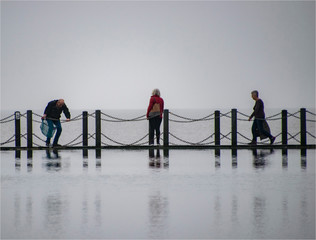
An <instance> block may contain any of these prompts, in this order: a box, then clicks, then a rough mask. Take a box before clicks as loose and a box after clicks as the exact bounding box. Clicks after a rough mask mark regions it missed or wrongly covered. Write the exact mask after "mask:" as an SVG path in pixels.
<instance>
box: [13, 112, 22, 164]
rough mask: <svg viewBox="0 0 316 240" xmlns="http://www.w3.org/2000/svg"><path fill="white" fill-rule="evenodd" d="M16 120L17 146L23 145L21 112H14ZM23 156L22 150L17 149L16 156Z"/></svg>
mask: <svg viewBox="0 0 316 240" xmlns="http://www.w3.org/2000/svg"><path fill="white" fill-rule="evenodd" d="M14 120H15V147H16V148H19V147H21V113H20V112H19V111H16V112H15V113H14ZM20 157H21V150H16V151H15V158H20Z"/></svg>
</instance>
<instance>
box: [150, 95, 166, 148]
mask: <svg viewBox="0 0 316 240" xmlns="http://www.w3.org/2000/svg"><path fill="white" fill-rule="evenodd" d="M163 109H164V101H163V99H162V98H161V97H160V91H159V89H154V90H153V92H152V96H151V98H150V101H149V106H148V108H147V114H146V117H147V119H148V120H149V145H153V144H154V137H155V131H156V137H157V145H159V144H160V125H161V121H162V113H163Z"/></svg>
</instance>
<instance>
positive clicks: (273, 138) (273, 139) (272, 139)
mask: <svg viewBox="0 0 316 240" xmlns="http://www.w3.org/2000/svg"><path fill="white" fill-rule="evenodd" d="M274 141H275V137H272V138H271V139H270V144H271V145H272V144H273V143H274Z"/></svg>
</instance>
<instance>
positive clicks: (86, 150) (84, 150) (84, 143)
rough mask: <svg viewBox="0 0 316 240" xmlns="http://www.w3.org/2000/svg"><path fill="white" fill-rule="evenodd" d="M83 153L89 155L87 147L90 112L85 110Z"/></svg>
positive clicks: (83, 114) (84, 155) (83, 113)
mask: <svg viewBox="0 0 316 240" xmlns="http://www.w3.org/2000/svg"><path fill="white" fill-rule="evenodd" d="M82 146H83V150H82V154H83V157H88V149H87V148H86V147H87V146H88V112H87V111H83V112H82Z"/></svg>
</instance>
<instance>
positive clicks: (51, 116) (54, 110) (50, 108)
mask: <svg viewBox="0 0 316 240" xmlns="http://www.w3.org/2000/svg"><path fill="white" fill-rule="evenodd" d="M62 112H64V114H65V116H66V118H67V120H66V121H67V122H68V121H70V112H69V110H68V108H67V106H66V104H65V101H64V99H59V100H53V101H50V102H49V103H48V104H47V106H46V108H45V111H44V115H43V117H42V119H46V120H47V124H48V127H49V130H48V131H49V134H48V136H52V133H53V130H54V126H55V127H56V135H55V138H54V142H53V147H58V146H61V145H59V144H58V140H59V137H60V135H61V131H62V128H61V123H60V114H61V113H62ZM50 139H51V138H50V137H47V140H46V146H49V145H50Z"/></svg>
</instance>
